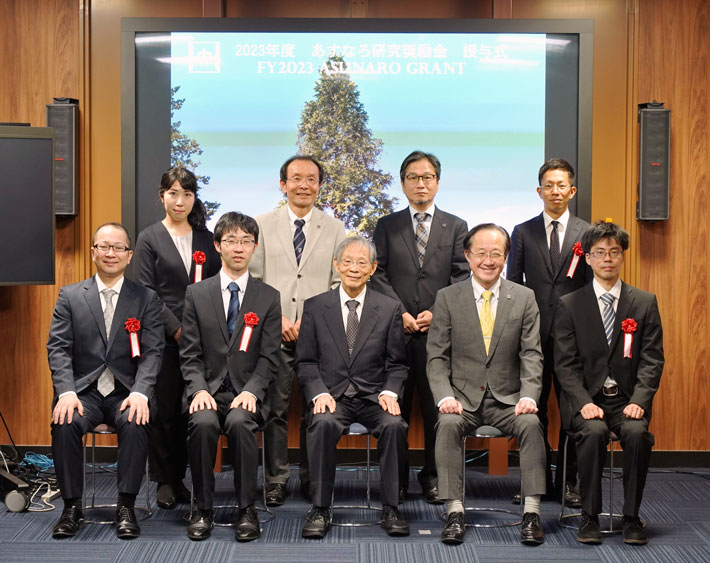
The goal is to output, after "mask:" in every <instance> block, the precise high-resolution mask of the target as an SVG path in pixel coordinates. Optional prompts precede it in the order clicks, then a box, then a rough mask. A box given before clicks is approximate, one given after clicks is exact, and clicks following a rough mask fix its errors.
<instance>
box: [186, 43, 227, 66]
mask: <svg viewBox="0 0 710 563" xmlns="http://www.w3.org/2000/svg"><path fill="white" fill-rule="evenodd" d="M219 45H220V44H219V42H217V41H192V42H190V55H189V61H190V64H189V72H191V73H195V74H199V73H209V74H218V73H219V72H220V68H221V63H222V58H221V57H220V50H219Z"/></svg>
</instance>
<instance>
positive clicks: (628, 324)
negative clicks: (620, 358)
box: [621, 319, 638, 358]
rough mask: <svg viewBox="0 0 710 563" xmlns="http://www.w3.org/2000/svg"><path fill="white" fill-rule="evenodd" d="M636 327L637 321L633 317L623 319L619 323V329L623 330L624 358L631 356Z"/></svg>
mask: <svg viewBox="0 0 710 563" xmlns="http://www.w3.org/2000/svg"><path fill="white" fill-rule="evenodd" d="M637 328H638V323H637V322H636V321H635V320H633V319H624V321H623V322H622V323H621V330H623V331H624V358H630V357H631V347H632V346H633V343H634V332H636V329H637Z"/></svg>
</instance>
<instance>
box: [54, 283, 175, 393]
mask: <svg viewBox="0 0 710 563" xmlns="http://www.w3.org/2000/svg"><path fill="white" fill-rule="evenodd" d="M130 318H135V319H138V320H139V321H140V323H141V326H140V330H139V331H138V342H139V344H140V353H141V355H140V356H138V357H136V358H131V345H130V337H129V333H128V331H126V329H125V327H124V323H125V322H126V321H127V320H128V319H130ZM164 346H165V341H164V338H163V323H162V321H161V320H160V303H159V302H158V296H157V295H156V294H155V292H154V291H153V290H152V289H148V288H146V287H143V286H142V285H139V284H137V283H134V282H132V281H131V280H129V279H125V278H124V280H123V286H122V287H121V293H120V294H119V296H118V300H117V301H116V304H115V308H114V315H113V322H112V323H111V331H110V334H108V335H107V334H106V323H105V321H104V313H103V309H102V308H101V297H100V296H99V290H98V286H97V285H96V278H95V277H94V276H92V277H90V278H88V279H86V280H84V281H81V282H79V283H75V284H73V285H67V286H65V287H63V288H62V289H61V291H60V292H59V298H58V299H57V303H56V305H55V307H54V314H53V315H52V323H51V325H50V328H49V340H48V341H47V352H48V354H49V369H50V370H51V372H52V382H53V384H54V393H55V395H56V396H59V395H60V394H62V393H66V392H68V391H74V392H76V393H81V392H82V391H83V390H84V389H86V388H87V387H88V386H89V385H91V384H92V383H94V382H95V381H96V380H97V379H98V378H99V376H100V375H101V374H102V373H103V371H104V369H105V368H106V367H108V368H109V369H110V370H111V373H112V374H113V375H114V378H115V379H116V380H118V381H119V382H120V383H121V384H122V385H123V386H124V387H125V388H126V389H128V390H129V391H130V392H133V391H137V392H138V393H143V394H144V395H145V396H146V397H150V396H151V393H152V390H153V385H155V380H156V378H157V376H158V372H159V371H160V366H161V362H162V357H163V348H164Z"/></svg>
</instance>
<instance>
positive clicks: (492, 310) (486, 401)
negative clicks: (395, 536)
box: [427, 223, 545, 545]
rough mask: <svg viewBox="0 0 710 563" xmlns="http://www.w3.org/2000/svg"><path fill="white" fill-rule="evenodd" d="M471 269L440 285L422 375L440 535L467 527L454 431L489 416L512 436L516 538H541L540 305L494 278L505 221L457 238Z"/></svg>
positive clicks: (455, 539)
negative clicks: (519, 485) (432, 431)
mask: <svg viewBox="0 0 710 563" xmlns="http://www.w3.org/2000/svg"><path fill="white" fill-rule="evenodd" d="M463 244H464V248H465V249H466V250H465V255H466V259H467V260H468V263H469V265H470V266H471V273H472V277H471V279H470V280H466V281H462V282H459V283H457V284H454V285H451V286H449V287H446V288H444V289H441V290H439V293H438V294H437V296H436V302H435V303H434V319H433V321H432V323H431V328H430V329H429V339H428V342H427V355H428V357H429V363H428V365H427V376H428V377H429V384H430V385H431V391H432V393H433V394H434V400H435V401H436V405H437V407H438V408H439V420H438V422H437V424H436V468H437V473H438V475H439V498H441V499H443V500H446V501H447V503H446V512H447V514H448V516H447V520H446V526H445V527H444V530H443V531H442V533H441V541H443V542H444V543H448V544H460V543H462V542H463V540H464V536H465V531H466V530H465V522H464V507H463V503H462V496H463V494H462V493H463V481H462V475H461V457H462V455H463V452H462V447H463V443H462V437H463V436H465V435H468V434H471V433H472V431H474V430H475V429H476V428H477V427H478V426H482V425H484V424H490V425H493V426H496V427H497V428H499V429H500V430H501V431H503V432H505V433H506V434H508V435H513V436H515V437H516V438H517V439H518V443H519V444H520V471H521V473H522V478H523V495H525V496H524V499H523V500H524V503H525V509H524V514H523V523H522V528H521V530H520V541H521V542H522V543H524V544H531V545H535V544H540V543H542V542H543V541H544V538H545V535H544V533H543V530H542V524H541V522H540V497H541V496H542V495H543V494H545V441H544V438H543V436H542V424H541V423H540V420H539V419H538V417H537V410H538V408H537V400H538V399H539V397H540V389H541V388H542V351H541V350H540V314H539V312H538V308H537V303H535V295H534V293H533V292H532V290H531V289H528V288H526V287H523V286H521V285H518V284H516V283H513V282H510V281H508V280H506V279H503V278H501V277H500V273H501V271H502V270H503V266H504V265H505V258H506V256H507V254H508V252H509V251H510V238H509V237H508V233H507V232H506V231H505V229H503V228H501V227H499V226H497V225H494V224H492V223H485V224H482V225H478V226H476V227H474V228H473V229H471V230H470V231H469V232H468V234H467V235H466V238H465V239H464V242H463Z"/></svg>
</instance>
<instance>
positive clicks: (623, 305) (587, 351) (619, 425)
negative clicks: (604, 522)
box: [555, 221, 664, 544]
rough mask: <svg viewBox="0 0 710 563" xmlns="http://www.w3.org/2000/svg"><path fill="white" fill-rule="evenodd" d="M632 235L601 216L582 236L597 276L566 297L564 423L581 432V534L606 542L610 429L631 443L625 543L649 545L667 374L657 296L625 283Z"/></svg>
mask: <svg viewBox="0 0 710 563" xmlns="http://www.w3.org/2000/svg"><path fill="white" fill-rule="evenodd" d="M628 247H629V234H628V233H627V232H626V231H625V230H624V229H622V228H621V227H619V226H618V225H615V224H614V223H605V222H603V221H598V222H597V223H595V224H594V225H592V227H591V228H590V229H589V230H588V231H586V232H585V233H584V235H583V236H582V249H583V250H584V252H585V259H586V261H587V264H589V265H590V266H591V268H592V271H593V272H594V281H593V282H592V284H591V285H587V286H586V287H583V288H582V289H578V290H577V291H575V292H573V293H570V294H568V295H565V296H563V297H562V298H560V306H559V313H558V316H557V320H556V323H555V371H556V372H557V376H558V377H559V379H560V384H561V385H562V391H563V393H562V398H561V400H560V407H561V414H562V418H563V422H564V423H565V424H566V425H567V427H568V428H570V429H571V430H572V431H573V432H575V433H576V443H577V453H578V457H579V459H580V461H582V463H580V464H579V483H580V493H581V495H582V524H581V525H580V527H579V531H578V533H577V539H578V540H579V541H580V542H582V543H600V542H601V539H602V538H601V532H600V529H599V519H598V514H599V513H600V512H601V509H602V497H601V477H602V470H603V468H604V461H605V460H606V448H607V443H608V441H609V431H610V430H611V431H612V432H614V433H615V434H616V435H617V436H619V438H620V440H621V446H622V447H623V448H624V509H623V514H624V522H623V533H624V542H626V543H630V544H645V543H646V542H647V539H646V533H645V532H644V529H643V528H644V525H643V523H642V522H641V520H640V519H639V517H638V511H639V506H640V505H641V497H642V496H643V488H644V485H645V484H646V475H647V473H648V466H649V463H650V461H651V447H652V446H653V434H651V433H650V432H649V431H648V423H649V422H650V420H651V405H652V403H653V397H654V395H655V394H656V391H657V390H658V385H659V383H660V380H661V373H662V372H663V364H664V357H663V330H662V328H661V317H660V315H659V313H658V303H657V301H656V296H655V295H653V294H651V293H646V292H645V291H641V290H640V289H637V288H635V287H632V286H630V285H628V284H625V283H624V282H622V281H621V277H620V272H621V266H622V264H623V263H624V252H625V251H626V249H627V248H628Z"/></svg>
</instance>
